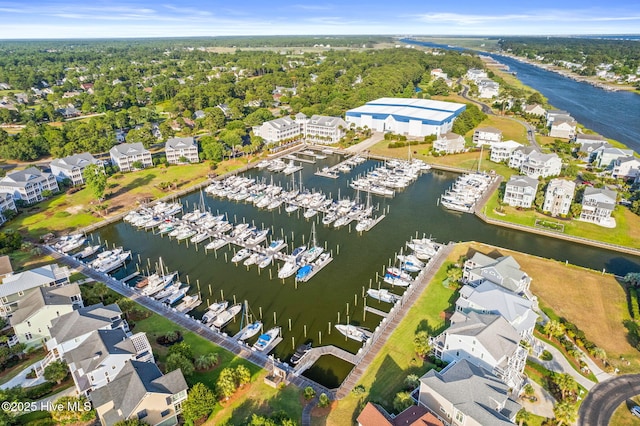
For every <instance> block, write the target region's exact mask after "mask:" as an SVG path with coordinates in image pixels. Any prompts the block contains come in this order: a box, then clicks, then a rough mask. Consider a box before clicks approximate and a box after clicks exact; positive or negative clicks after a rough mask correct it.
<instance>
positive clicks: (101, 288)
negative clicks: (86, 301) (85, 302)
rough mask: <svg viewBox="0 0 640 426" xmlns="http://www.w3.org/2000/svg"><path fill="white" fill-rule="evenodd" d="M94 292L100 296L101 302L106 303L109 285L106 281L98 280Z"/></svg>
mask: <svg viewBox="0 0 640 426" xmlns="http://www.w3.org/2000/svg"><path fill="white" fill-rule="evenodd" d="M93 293H94V294H95V295H96V296H98V297H99V298H100V302H102V303H104V297H105V296H106V295H107V294H109V287H107V286H106V285H105V284H104V283H101V282H97V283H95V284H94V285H93Z"/></svg>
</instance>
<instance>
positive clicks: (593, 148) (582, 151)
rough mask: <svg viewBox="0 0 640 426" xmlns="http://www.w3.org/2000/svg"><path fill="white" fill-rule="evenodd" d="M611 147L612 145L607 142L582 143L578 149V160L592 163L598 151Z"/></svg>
mask: <svg viewBox="0 0 640 426" xmlns="http://www.w3.org/2000/svg"><path fill="white" fill-rule="evenodd" d="M611 147H612V145H611V144H609V143H608V142H595V143H591V142H583V143H581V144H580V146H579V147H578V158H580V160H582V161H584V162H586V163H592V162H593V161H594V160H595V158H596V154H597V153H598V151H599V150H601V149H604V148H611Z"/></svg>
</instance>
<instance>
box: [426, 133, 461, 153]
mask: <svg viewBox="0 0 640 426" xmlns="http://www.w3.org/2000/svg"><path fill="white" fill-rule="evenodd" d="M464 143H465V142H464V138H463V137H462V136H460V135H459V134H457V133H452V132H449V133H445V134H441V135H440V137H439V138H438V139H437V140H436V141H434V142H433V150H434V151H436V152H439V153H443V154H457V153H459V152H462V151H464Z"/></svg>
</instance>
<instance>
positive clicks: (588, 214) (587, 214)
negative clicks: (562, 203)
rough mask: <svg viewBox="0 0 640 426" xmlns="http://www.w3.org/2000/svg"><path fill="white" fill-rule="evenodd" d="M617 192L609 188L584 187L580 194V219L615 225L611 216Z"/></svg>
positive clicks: (604, 224)
mask: <svg viewBox="0 0 640 426" xmlns="http://www.w3.org/2000/svg"><path fill="white" fill-rule="evenodd" d="M616 197H617V193H616V192H615V191H612V190H611V189H606V188H593V187H590V186H588V187H586V188H585V190H584V195H583V196H582V212H581V213H580V220H584V221H585V222H593V223H595V224H598V225H601V226H607V227H614V226H615V219H613V218H612V217H611V214H612V213H613V210H614V208H615V206H616Z"/></svg>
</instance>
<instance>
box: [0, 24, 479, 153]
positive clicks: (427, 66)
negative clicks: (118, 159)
mask: <svg viewBox="0 0 640 426" xmlns="http://www.w3.org/2000/svg"><path fill="white" fill-rule="evenodd" d="M240 39H241V38H234V39H233V40H234V42H235V41H236V40H240ZM286 39H289V40H291V41H300V40H302V39H300V40H298V39H297V38H294V37H290V38H286ZM231 40H232V39H231V38H229V39H228V40H227V41H228V42H231ZM248 40H250V39H249V38H247V43H248ZM261 40H262V41H264V40H263V39H261ZM276 40H279V39H276ZM276 40H272V42H274V43H275V41H276ZM313 40H315V39H311V40H308V39H307V41H306V42H309V41H313ZM205 41H208V42H209V40H204V39H191V40H180V41H179V42H175V41H174V40H127V41H96V42H89V41H85V42H80V41H73V42H70V41H67V42H58V43H54V42H50V41H47V42H24V43H19V42H12V43H7V44H5V45H3V47H2V49H4V51H3V52H1V54H0V83H5V84H7V85H9V86H10V90H3V91H2V92H0V93H2V95H4V98H3V96H0V99H5V100H6V101H7V102H9V103H10V107H9V108H7V107H5V108H0V123H9V124H20V125H24V126H26V127H24V128H23V129H22V130H21V131H20V132H19V133H18V134H17V135H16V136H12V135H9V134H7V133H6V132H4V131H2V130H0V157H2V158H11V159H19V160H25V161H28V160H34V159H37V158H39V157H42V156H47V155H52V156H54V157H62V156H65V155H70V154H72V153H78V152H85V151H89V152H92V153H97V152H105V151H107V150H109V149H110V148H111V147H112V146H113V145H114V144H115V143H116V137H115V134H116V131H117V130H118V129H132V130H130V131H129V133H128V135H127V141H137V142H143V143H144V144H145V145H147V146H148V145H151V144H153V143H155V142H158V137H157V136H156V135H155V134H154V128H153V126H154V125H152V123H156V124H155V126H156V127H157V129H158V130H159V132H160V134H161V135H162V136H161V138H160V140H166V138H168V137H171V136H173V135H174V134H175V132H176V131H179V132H180V134H181V135H188V134H201V135H207V136H209V138H208V139H206V140H207V141H211V140H212V139H214V140H215V142H217V143H219V144H221V145H222V148H224V149H227V148H230V147H234V146H236V145H238V144H240V145H243V144H251V143H256V141H255V140H252V139H251V134H250V130H251V127H252V126H256V125H259V124H261V123H262V122H264V121H266V120H270V119H273V118H274V117H277V116H281V115H282V114H295V113H297V112H303V113H305V114H307V115H313V114H324V115H333V116H338V115H342V114H343V113H344V111H345V110H347V109H349V108H353V107H356V106H358V105H361V104H363V103H365V102H367V101H370V100H372V99H376V98H379V97H382V96H400V97H410V96H413V95H414V93H415V87H416V86H417V85H418V84H429V81H430V79H431V76H430V70H431V69H433V68H442V69H443V71H444V72H446V73H448V75H449V76H450V77H451V78H457V77H460V76H462V75H464V73H465V72H466V71H467V69H469V68H472V67H482V62H481V61H480V59H479V58H477V57H475V56H471V55H468V54H461V53H459V52H445V53H443V54H440V55H430V54H426V53H425V52H424V51H420V50H417V49H408V48H391V49H357V50H339V51H338V50H331V49H324V50H322V51H321V52H315V51H307V52H300V51H299V49H293V50H295V51H291V50H289V51H287V52H282V51H281V50H280V49H275V50H269V49H265V50H258V51H240V50H236V51H233V52H231V53H217V52H213V51H210V50H208V49H207V48H206V46H205V45H204V44H205V43H204V42H205ZM279 41H282V40H279ZM315 41H316V42H317V40H315ZM344 41H345V43H346V42H347V41H348V42H350V43H356V42H357V43H360V42H361V41H363V40H361V39H360V38H354V39H344ZM209 44H211V43H209ZM86 84H90V85H91V88H90V90H83V89H81V87H82V86H83V85H85V86H84V87H87V86H86ZM21 92H22V93H23V94H24V95H25V96H24V97H22V101H20V102H18V101H14V99H13V97H15V96H17V95H18V94H20V93H21ZM420 96H428V95H426V94H424V95H423V94H421V95H420ZM25 97H26V101H25V100H24V99H25ZM69 106H73V107H74V108H75V109H77V111H78V114H82V115H83V116H86V115H89V116H90V118H82V119H81V120H75V121H72V120H63V113H64V109H65V108H67V107H69ZM196 111H201V112H202V113H201V114H200V117H199V119H194V113H195V112H196ZM52 122H60V123H61V124H60V125H55V126H52V125H50V123H52ZM176 129H178V130H176ZM219 148H220V147H215V148H213V149H212V151H213V152H216V153H218V152H219Z"/></svg>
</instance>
